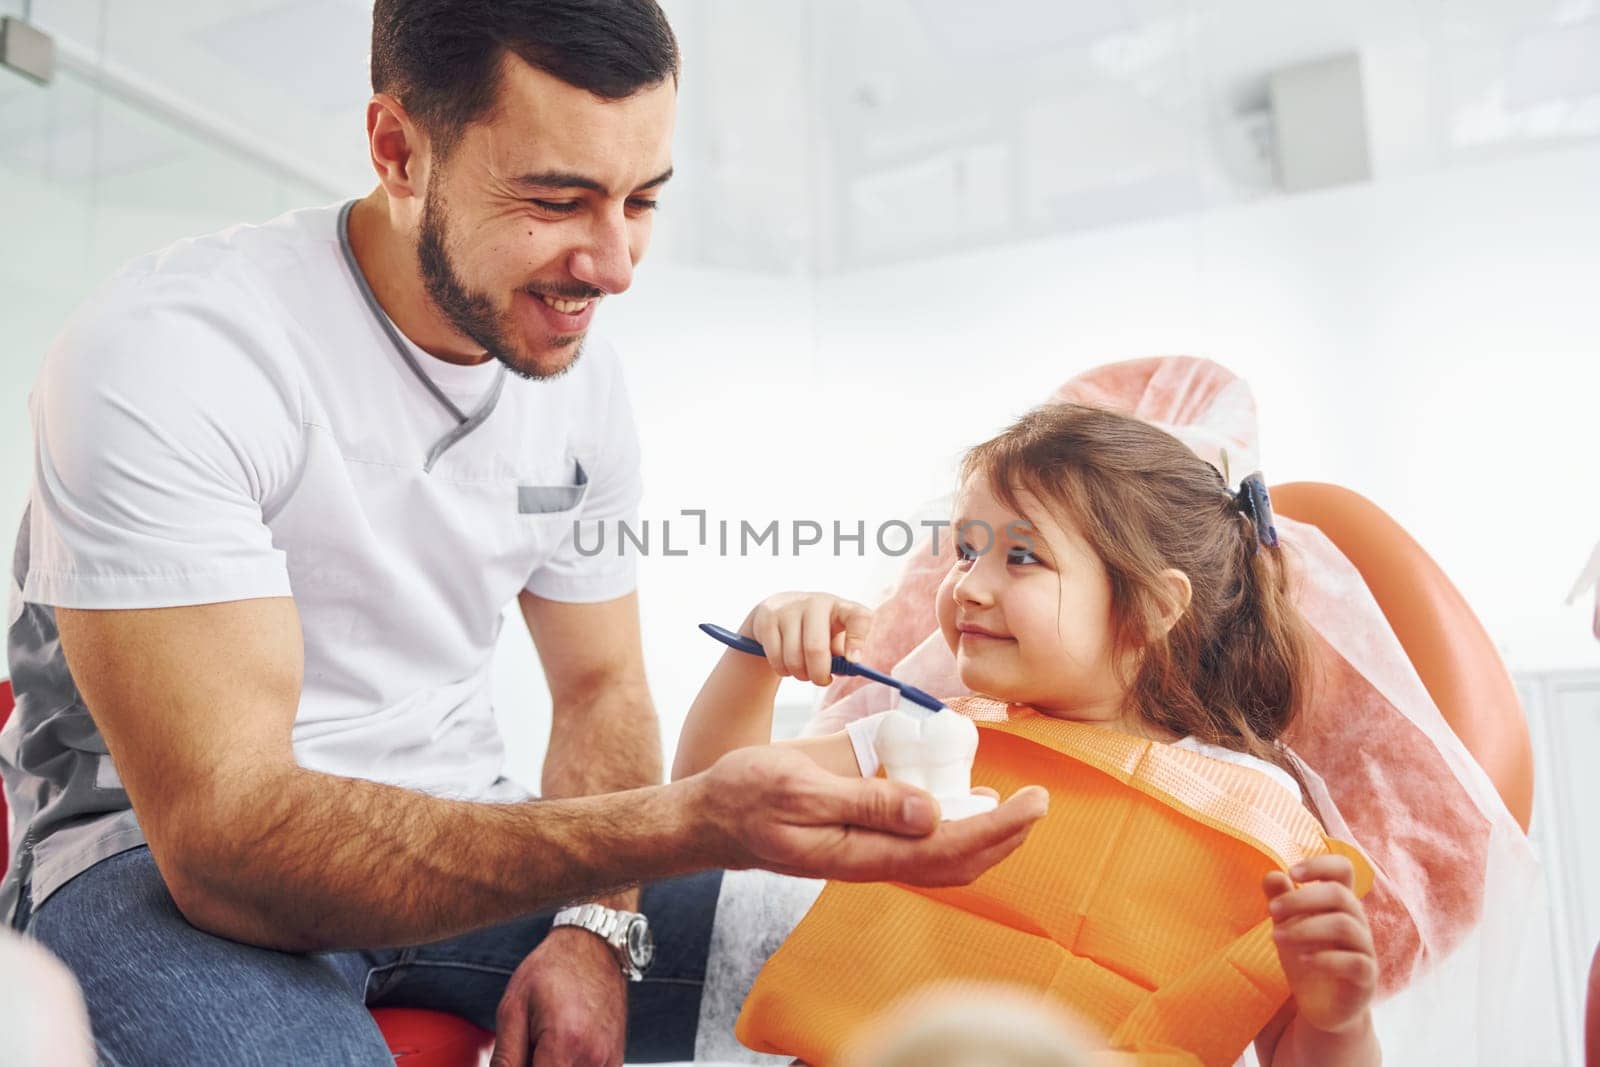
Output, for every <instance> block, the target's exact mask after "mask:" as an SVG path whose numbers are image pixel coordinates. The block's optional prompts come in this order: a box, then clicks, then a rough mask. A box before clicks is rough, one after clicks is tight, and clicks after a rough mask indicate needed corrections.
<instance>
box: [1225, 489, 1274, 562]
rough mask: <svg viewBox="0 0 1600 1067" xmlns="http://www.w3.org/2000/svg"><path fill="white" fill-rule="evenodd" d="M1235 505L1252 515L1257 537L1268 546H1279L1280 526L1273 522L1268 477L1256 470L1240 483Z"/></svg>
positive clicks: (1251, 518)
mask: <svg viewBox="0 0 1600 1067" xmlns="http://www.w3.org/2000/svg"><path fill="white" fill-rule="evenodd" d="M1233 504H1234V507H1236V508H1238V509H1239V510H1240V511H1242V512H1244V513H1245V514H1246V515H1248V516H1249V517H1250V524H1251V525H1252V526H1254V527H1255V528H1256V537H1257V538H1258V539H1260V541H1261V543H1262V544H1264V545H1266V546H1267V547H1268V548H1277V547H1278V527H1277V526H1276V525H1274V523H1273V517H1272V496H1271V494H1269V493H1268V492H1267V482H1266V479H1264V478H1262V477H1261V472H1260V471H1256V472H1255V473H1254V474H1252V475H1250V477H1248V478H1246V479H1245V480H1244V481H1242V482H1240V483H1239V492H1238V494H1237V495H1236V496H1234V498H1233Z"/></svg>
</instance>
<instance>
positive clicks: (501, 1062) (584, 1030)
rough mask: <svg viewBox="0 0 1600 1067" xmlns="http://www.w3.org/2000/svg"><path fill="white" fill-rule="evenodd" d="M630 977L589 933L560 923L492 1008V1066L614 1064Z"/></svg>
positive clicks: (618, 1053) (615, 1066) (614, 1066)
mask: <svg viewBox="0 0 1600 1067" xmlns="http://www.w3.org/2000/svg"><path fill="white" fill-rule="evenodd" d="M627 1029H628V978H627V976H626V975H625V974H623V973H622V967H621V966H620V965H619V964H618V963H617V956H616V953H615V952H613V951H612V950H611V947H610V946H609V945H607V944H606V943H605V942H604V941H601V940H600V939H599V938H598V937H596V936H595V935H594V934H592V933H590V932H589V931H587V930H582V929H577V928H574V927H565V926H564V927H558V928H557V929H554V930H552V931H550V933H549V935H548V936H547V937H546V938H545V939H544V940H543V941H542V942H540V944H539V947H538V948H536V949H534V950H533V951H532V952H530V953H528V958H527V959H525V960H523V961H522V965H521V966H519V967H518V968H517V970H516V973H514V974H513V975H512V976H511V982H510V983H509V984H508V985H507V986H506V992H505V996H503V997H501V998H500V1008H499V1010H498V1011H497V1012H496V1013H495V1039H494V1056H493V1057H492V1058H491V1059H490V1060H489V1064H490V1067H530V1065H531V1067H618V1065H620V1064H621V1063H622V1051H623V1047H624V1044H625V1042H626V1038H627Z"/></svg>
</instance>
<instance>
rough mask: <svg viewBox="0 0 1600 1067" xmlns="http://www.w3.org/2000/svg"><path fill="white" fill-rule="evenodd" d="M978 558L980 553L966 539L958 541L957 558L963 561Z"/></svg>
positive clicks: (968, 561)
mask: <svg viewBox="0 0 1600 1067" xmlns="http://www.w3.org/2000/svg"><path fill="white" fill-rule="evenodd" d="M977 558H978V553H977V551H976V550H974V549H973V547H972V546H971V545H969V544H967V543H966V542H965V541H957V542H956V559H958V560H960V561H961V562H962V563H971V562H972V561H973V560H975V559H977Z"/></svg>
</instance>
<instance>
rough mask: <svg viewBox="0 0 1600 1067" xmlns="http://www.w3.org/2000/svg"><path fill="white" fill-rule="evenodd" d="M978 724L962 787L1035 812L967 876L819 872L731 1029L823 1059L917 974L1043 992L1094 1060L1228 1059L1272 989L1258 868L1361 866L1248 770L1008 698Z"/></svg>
mask: <svg viewBox="0 0 1600 1067" xmlns="http://www.w3.org/2000/svg"><path fill="white" fill-rule="evenodd" d="M951 706H952V708H954V709H955V710H957V711H959V712H960V713H962V714H965V715H968V716H970V717H972V718H974V719H977V720H979V735H980V742H979V746H978V757H977V761H976V763H975V764H974V765H973V784H974V785H985V786H989V787H991V788H993V789H995V790H997V791H998V792H999V793H1000V795H1001V796H1007V795H1009V794H1011V793H1013V792H1015V791H1016V790H1017V789H1020V788H1021V787H1022V786H1024V785H1028V784H1030V783H1035V784H1040V785H1044V786H1045V787H1046V788H1048V789H1049V790H1050V811H1049V814H1047V815H1046V816H1045V817H1044V818H1043V819H1041V820H1040V821H1039V822H1038V823H1037V824H1035V826H1034V828H1033V831H1032V833H1031V834H1029V836H1028V840H1027V841H1026V842H1025V843H1024V844H1023V845H1022V847H1021V848H1019V849H1017V851H1016V852H1014V853H1012V854H1011V855H1010V856H1009V857H1007V858H1006V859H1005V860H1004V861H1003V862H1001V863H1000V864H998V865H996V866H995V867H993V868H992V869H990V870H989V871H987V872H985V873H984V874H983V875H982V876H981V877H979V878H978V880H977V881H975V882H973V883H972V884H971V885H968V886H963V887H959V888H955V889H919V888H912V887H909V886H902V885H895V884H883V883H877V884H870V885H853V884H848V883H830V884H829V885H828V886H827V888H826V889H824V890H823V892H822V895H821V896H820V897H819V898H818V899H817V902H816V904H815V905H813V907H812V908H811V910H810V912H808V913H807V914H806V917H805V918H804V919H803V920H801V922H800V925H799V926H797V927H796V928H795V930H794V933H793V934H791V935H790V936H789V938H788V940H786V941H785V942H784V943H783V945H782V947H780V948H779V949H778V951H777V952H776V953H774V954H773V956H772V958H771V960H769V961H768V962H767V965H766V967H765V968H764V969H763V970H762V972H761V974H760V976H759V977H758V978H757V980H756V984H755V987H754V988H753V989H752V990H751V992H750V996H749V998H748V999H747V1000H746V1001H745V1005H744V1011H743V1013H742V1014H741V1015H740V1017H739V1022H738V1027H737V1031H736V1032H737V1034H738V1037H739V1039H740V1040H741V1041H743V1042H744V1043H745V1044H746V1045H748V1046H749V1047H750V1048H753V1049H756V1050H757V1051H761V1052H775V1053H782V1054H785V1055H792V1056H797V1057H799V1058H800V1059H802V1060H804V1061H805V1062H806V1063H808V1064H813V1065H815V1067H827V1065H828V1064H830V1063H832V1062H834V1061H835V1060H836V1059H837V1057H838V1055H839V1053H840V1051H841V1050H842V1049H843V1048H844V1047H845V1046H846V1045H847V1044H848V1043H849V1042H850V1041H851V1040H852V1039H853V1038H855V1037H856V1036H857V1032H858V1030H859V1029H860V1028H861V1027H862V1026H864V1025H866V1024H869V1023H870V1022H871V1021H872V1020H873V1019H874V1018H875V1017H877V1016H878V1015H880V1014H881V1013H882V1012H883V1011H884V1010H885V1009H886V1008H888V1007H889V1006H891V1005H892V1004H894V1003H896V1002H898V1001H899V1000H900V999H901V998H902V997H903V996H904V995H906V994H908V993H911V992H912V991H913V990H916V989H918V988H920V987H923V986H926V985H928V984H930V983H938V984H939V985H941V986H945V987H948V986H949V984H950V983H952V982H956V983H959V982H963V981H967V982H974V983H983V984H985V985H988V984H991V983H995V982H1000V983H1006V984H1011V985H1017V986H1022V987H1024V988H1027V989H1032V990H1036V991H1039V992H1044V993H1048V994H1049V995H1050V996H1051V997H1053V998H1057V999H1059V1000H1060V1001H1061V1002H1062V1003H1063V1004H1064V1005H1066V1006H1068V1007H1069V1008H1071V1009H1072V1010H1073V1011H1074V1012H1075V1013H1076V1014H1077V1015H1078V1016H1080V1017H1081V1018H1082V1019H1083V1020H1084V1021H1085V1022H1087V1023H1089V1024H1090V1025H1091V1026H1093V1027H1094V1028H1095V1029H1097V1030H1099V1031H1100V1032H1101V1033H1102V1034H1104V1035H1106V1044H1107V1053H1106V1054H1104V1062H1105V1063H1107V1064H1113V1063H1116V1064H1133V1063H1137V1064H1147V1065H1155V1064H1173V1065H1176V1064H1196V1063H1199V1064H1205V1065H1207V1067H1210V1065H1213V1064H1216V1065H1222V1067H1226V1065H1229V1064H1232V1063H1234V1062H1235V1061H1236V1060H1237V1059H1238V1057H1239V1055H1240V1054H1241V1053H1242V1052H1243V1051H1244V1048H1245V1046H1246V1045H1248V1044H1249V1043H1250V1041H1251V1040H1253V1039H1254V1038H1255V1036H1256V1034H1257V1033H1259V1032H1260V1030H1261V1028H1262V1027H1263V1026H1265V1025H1266V1023H1267V1022H1268V1020H1270V1019H1271V1018H1272V1016H1273V1014H1274V1013H1276V1012H1277V1010H1278V1009H1279V1008H1280V1007H1281V1006H1282V1005H1283V1003H1284V1001H1285V1000H1287V998H1288V995H1289V986H1288V982H1287V980H1286V979H1285V977H1284V974H1283V969H1282V967H1281V966H1280V965H1279V963H1278V956H1277V951H1276V949H1275V948H1274V947H1273V943H1272V937H1271V929H1272V924H1271V920H1270V919H1269V918H1268V916H1267V910H1266V900H1265V898H1264V897H1263V895H1262V892H1261V879H1262V877H1263V876H1264V875H1265V874H1266V872H1267V871H1269V870H1287V868H1288V867H1290V866H1291V865H1293V864H1295V863H1297V862H1299V861H1300V860H1302V859H1306V858H1308V857H1311V856H1318V855H1324V854H1326V853H1328V852H1339V853H1342V854H1344V855H1346V856H1349V857H1350V858H1351V861H1352V862H1353V863H1354V864H1355V866H1356V888H1357V891H1358V892H1360V893H1365V892H1366V890H1367V887H1368V886H1369V885H1370V883H1371V869H1370V868H1369V867H1368V865H1367V863H1366V861H1365V860H1364V859H1363V858H1362V857H1361V856H1360V854H1359V853H1358V852H1356V850H1355V849H1353V848H1351V847H1350V846H1348V845H1346V844H1344V843H1343V842H1339V841H1335V840H1333V839H1331V838H1328V837H1326V836H1325V835H1324V834H1323V832H1322V827H1321V826H1320V824H1318V822H1317V821H1316V819H1315V818H1314V817H1313V816H1312V815H1311V814H1310V813H1309V812H1308V811H1306V810H1305V809H1304V808H1303V807H1302V806H1301V805H1300V802H1299V798H1298V797H1296V796H1294V795H1291V794H1290V793H1289V792H1288V791H1287V790H1285V789H1284V788H1283V786H1282V785H1280V784H1279V783H1277V782H1275V781H1274V780H1272V779H1271V778H1269V777H1267V776H1266V775H1265V774H1263V773H1261V772H1260V771H1258V770H1255V769H1252V768H1249V767H1243V766H1238V765H1235V764H1231V763H1225V762H1223V761H1221V760H1216V759H1212V758H1211V757H1209V756H1204V755H1201V754H1200V753H1197V752H1191V751H1188V750H1186V749H1181V748H1175V747H1173V746H1171V745H1166V744H1161V743H1159V742H1153V741H1147V740H1143V739H1140V738H1135V737H1131V736H1128V735H1126V734H1121V733H1116V732H1113V731H1110V730H1102V729H1098V728H1096V727H1092V726H1086V725H1083V724H1081V723H1074V722H1069V721H1066V720H1063V719H1056V718H1052V717H1050V716H1047V715H1041V714H1039V713H1037V712H1035V711H1033V710H1031V709H1027V708H1021V707H1015V706H1013V707H1011V708H1007V707H1006V706H1005V705H1003V704H1000V703H998V702H996V701H992V700H987V699H985V698H982V697H966V698H962V699H959V700H955V701H952V702H951Z"/></svg>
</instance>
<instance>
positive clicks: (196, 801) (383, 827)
mask: <svg viewBox="0 0 1600 1067" xmlns="http://www.w3.org/2000/svg"><path fill="white" fill-rule="evenodd" d="M57 622H58V625H59V628H60V632H61V640H62V646H63V648H64V649H65V651H66V653H67V659H68V665H69V667H70V668H71V670H72V674H73V677H74V680H75V681H76V682H77V684H78V687H79V689H80V690H81V692H82V693H83V696H84V698H85V701H86V702H87V703H88V706H89V708H90V710H91V712H92V714H93V715H94V718H95V721H96V723H97V725H99V727H100V730H101V733H102V735H103V736H104V737H105V740H106V743H107V746H108V748H109V749H110V752H111V755H112V758H113V760H114V761H115V762H116V765H117V768H118V771H119V773H120V775H121V777H122V779H123V783H124V785H125V787H126V789H127V791H128V795H129V798H130V799H131V801H132V803H133V805H134V810H135V811H136V812H137V813H138V816H139V820H140V824H141V826H142V827H143V829H144V831H145V835H146V837H147V839H148V840H149V842H150V846H151V850H152V852H153V853H154V855H155V858H156V861H157V864H158V866H159V867H160V869H161V872H162V874H163V876H164V877H165V879H166V881H167V883H168V886H169V887H170V888H171V890H172V892H173V895H174V898H175V899H176V900H177V902H178V905H179V907H180V908H182V909H183V911H184V912H185V914H186V915H187V916H188V917H189V918H190V920H191V921H193V922H195V923H196V925H199V926H201V927H203V928H206V929H209V930H211V931H213V932H216V933H219V934H223V935H225V936H229V937H233V938H236V939H238V940H244V941H249V942H252V943H255V944H265V945H271V946H273V947H278V948H285V949H311V948H327V947H332V946H335V945H357V944H359V945H379V944H405V943H415V942H420V941H426V940H430V939H432V938H436V937H443V936H448V935H449V934H451V933H453V932H459V931H462V930H466V929H470V928H472V927H475V926H480V925H484V924H486V923H489V922H494V921H498V920H500V919H506V918H510V917H513V916H516V915H520V914H525V913H527V912H529V911H532V910H535V909H537V908H540V907H543V906H547V905H552V904H557V903H560V902H562V901H564V900H567V899H572V898H578V897H585V896H590V895H593V894H596V893H600V892H603V891H606V890H610V889H614V888H616V887H619V886H624V885H627V884H629V883H632V882H634V881H636V880H638V879H641V878H648V877H653V876H661V875H666V874H670V873H676V871H678V870H681V869H684V866H685V857H684V856H681V855H680V856H673V855H671V854H670V849H669V848H666V847H663V845H652V844H651V843H650V841H649V840H648V838H649V837H650V836H651V834H652V830H651V829H650V828H652V827H654V828H655V831H654V832H660V830H661V829H663V828H666V829H667V833H666V834H665V835H663V836H664V837H666V838H668V839H670V838H671V837H672V836H673V834H672V829H673V828H674V827H675V824H676V821H677V820H678V819H679V818H680V814H679V812H678V808H679V807H680V806H679V805H677V804H675V803H674V801H673V799H672V798H671V797H670V796H669V795H667V794H665V792H664V791H663V790H659V789H657V790H642V791H636V792H633V793H626V794H621V795H613V796H608V797H603V798H590V799H584V800H571V801H565V802H559V803H555V802H547V803H539V804H536V805H535V804H514V805H493V804H474V803H467V802H461V801H450V800H441V799H438V798H435V797H430V796H427V795H424V794H421V793H417V792H414V791H411V790H407V789H402V788H398V787H394V786H388V785H382V784H378V783H374V782H368V781H363V780H359V779H351V778H343V777H338V776H334V775H328V774H321V773H317V772H313V771H308V770H305V769H303V768H301V767H299V766H298V765H297V764H296V762H295V759H294V753H293V750H292V748H291V747H290V729H291V726H292V724H293V721H294V715H295V710H296V708H297V706H298V703H299V696H300V677H301V663H302V659H301V655H302V654H301V646H300V629H299V623H298V616H297V613H296V611H295V608H294V604H293V602H292V601H291V600H288V599H263V600H249V601H239V602H235V603H227V604H211V605H203V606H198V607H190V608H167V609H156V610H142V611H72V610H68V609H59V610H58V611H57ZM677 829H679V830H681V829H682V828H681V827H677Z"/></svg>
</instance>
